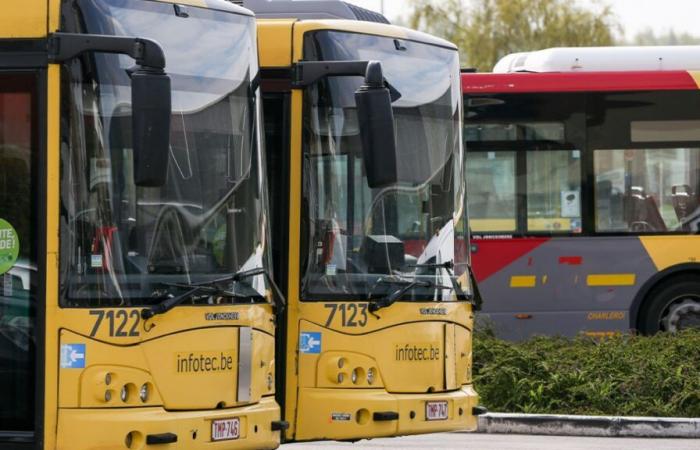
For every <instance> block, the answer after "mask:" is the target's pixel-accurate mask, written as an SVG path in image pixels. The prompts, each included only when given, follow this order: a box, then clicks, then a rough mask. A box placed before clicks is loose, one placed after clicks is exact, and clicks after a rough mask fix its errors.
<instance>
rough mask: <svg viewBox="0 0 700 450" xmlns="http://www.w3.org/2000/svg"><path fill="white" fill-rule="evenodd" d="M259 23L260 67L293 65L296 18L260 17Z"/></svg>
mask: <svg viewBox="0 0 700 450" xmlns="http://www.w3.org/2000/svg"><path fill="white" fill-rule="evenodd" d="M257 25H258V46H259V49H260V51H259V53H260V67H264V68H271V67H289V66H291V65H292V28H293V26H294V20H288V19H260V20H258V21H257Z"/></svg>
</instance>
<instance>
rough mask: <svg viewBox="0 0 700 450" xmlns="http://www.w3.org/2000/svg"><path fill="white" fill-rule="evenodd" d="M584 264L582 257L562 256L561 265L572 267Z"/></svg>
mask: <svg viewBox="0 0 700 450" xmlns="http://www.w3.org/2000/svg"><path fill="white" fill-rule="evenodd" d="M582 263H583V257H581V256H560V257H559V264H569V265H570V266H580V265H581V264H582Z"/></svg>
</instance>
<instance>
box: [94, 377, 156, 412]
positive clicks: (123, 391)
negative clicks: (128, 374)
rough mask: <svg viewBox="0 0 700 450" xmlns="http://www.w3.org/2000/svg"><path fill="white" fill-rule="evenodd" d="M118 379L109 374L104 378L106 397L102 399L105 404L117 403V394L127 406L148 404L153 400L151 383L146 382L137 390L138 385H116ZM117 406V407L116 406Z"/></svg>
mask: <svg viewBox="0 0 700 450" xmlns="http://www.w3.org/2000/svg"><path fill="white" fill-rule="evenodd" d="M115 378H116V379H118V378H119V377H117V376H116V375H115V374H113V373H111V372H108V373H106V374H105V376H104V386H105V390H104V395H103V396H102V399H103V401H104V403H115V402H116V399H115V394H116V392H117V391H118V392H119V400H120V401H121V403H126V404H127V405H133V406H137V405H138V404H139V401H140V403H148V401H149V400H150V398H151V390H152V386H151V383H149V382H145V383H143V384H142V385H141V387H140V388H138V390H137V389H136V384H134V383H124V384H119V383H114V382H113V381H114V379H115ZM115 406H117V405H115Z"/></svg>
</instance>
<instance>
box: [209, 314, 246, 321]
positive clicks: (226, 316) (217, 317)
mask: <svg viewBox="0 0 700 450" xmlns="http://www.w3.org/2000/svg"><path fill="white" fill-rule="evenodd" d="M239 318H240V314H239V313H237V312H225V313H206V314H204V320H238V319H239Z"/></svg>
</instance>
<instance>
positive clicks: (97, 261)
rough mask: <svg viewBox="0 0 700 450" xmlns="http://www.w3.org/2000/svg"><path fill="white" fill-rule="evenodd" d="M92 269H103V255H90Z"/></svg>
mask: <svg viewBox="0 0 700 450" xmlns="http://www.w3.org/2000/svg"><path fill="white" fill-rule="evenodd" d="M90 267H92V268H100V267H102V255H90Z"/></svg>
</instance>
